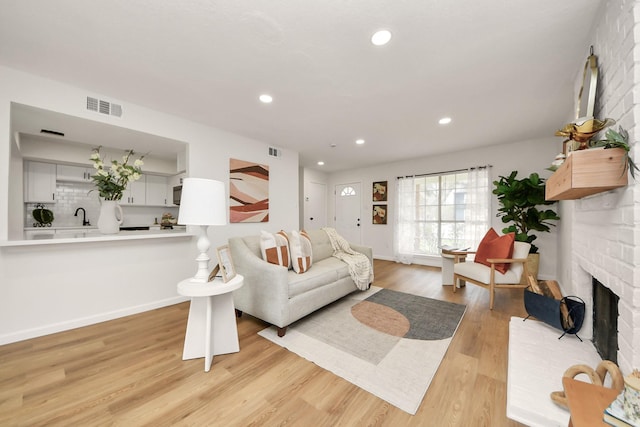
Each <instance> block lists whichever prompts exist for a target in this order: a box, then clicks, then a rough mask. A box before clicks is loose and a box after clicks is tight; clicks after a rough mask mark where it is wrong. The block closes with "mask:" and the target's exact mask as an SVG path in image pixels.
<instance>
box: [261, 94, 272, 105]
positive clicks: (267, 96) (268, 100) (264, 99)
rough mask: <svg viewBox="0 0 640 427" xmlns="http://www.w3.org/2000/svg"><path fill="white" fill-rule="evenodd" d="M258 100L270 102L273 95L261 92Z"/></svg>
mask: <svg viewBox="0 0 640 427" xmlns="http://www.w3.org/2000/svg"><path fill="white" fill-rule="evenodd" d="M260 102H263V103H265V104H271V103H272V102H273V97H272V96H271V95H267V94H266V93H265V94H262V95H260Z"/></svg>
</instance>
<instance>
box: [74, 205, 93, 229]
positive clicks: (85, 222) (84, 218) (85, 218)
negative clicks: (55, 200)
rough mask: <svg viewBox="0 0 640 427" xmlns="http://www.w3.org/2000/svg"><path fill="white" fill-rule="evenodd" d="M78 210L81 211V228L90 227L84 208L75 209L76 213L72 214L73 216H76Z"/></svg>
mask: <svg viewBox="0 0 640 427" xmlns="http://www.w3.org/2000/svg"><path fill="white" fill-rule="evenodd" d="M79 210H82V226H83V227H84V226H87V225H91V223H90V222H89V220H88V219H87V211H85V210H84V208H78V209H76V213H74V214H73V216H78V211H79Z"/></svg>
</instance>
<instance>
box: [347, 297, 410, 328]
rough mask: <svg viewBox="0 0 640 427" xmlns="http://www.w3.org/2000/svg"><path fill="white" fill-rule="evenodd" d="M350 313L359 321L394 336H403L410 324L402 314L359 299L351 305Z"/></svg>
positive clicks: (384, 306)
mask: <svg viewBox="0 0 640 427" xmlns="http://www.w3.org/2000/svg"><path fill="white" fill-rule="evenodd" d="M351 314H353V317H355V318H356V319H358V321H359V322H360V323H362V324H364V325H367V326H368V327H370V328H372V329H375V330H377V331H380V332H383V333H385V334H388V335H393V336H395V337H404V336H405V335H406V334H407V332H409V328H410V326H411V324H410V323H409V319H407V318H406V317H405V316H404V315H402V314H401V313H399V312H397V311H396V310H394V309H392V308H390V307H387V306H386V305H382V304H377V303H375V302H369V301H361V302H359V303H358V304H356V305H354V306H353V307H351Z"/></svg>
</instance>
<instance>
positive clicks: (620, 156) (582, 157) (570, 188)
mask: <svg viewBox="0 0 640 427" xmlns="http://www.w3.org/2000/svg"><path fill="white" fill-rule="evenodd" d="M624 156H625V151H624V150H623V149H622V148H608V149H589V150H579V151H573V152H572V153H571V155H570V156H569V157H567V160H566V161H565V162H564V163H563V164H562V165H561V166H560V167H559V168H558V170H556V171H555V172H554V173H553V175H551V176H550V177H549V179H547V182H546V189H545V198H546V199H547V200H574V199H580V198H582V197H586V196H590V195H592V194H597V193H601V192H603V191H608V190H613V189H615V188H619V187H624V186H625V185H627V183H628V176H627V170H626V169H627V168H626V167H625V161H624Z"/></svg>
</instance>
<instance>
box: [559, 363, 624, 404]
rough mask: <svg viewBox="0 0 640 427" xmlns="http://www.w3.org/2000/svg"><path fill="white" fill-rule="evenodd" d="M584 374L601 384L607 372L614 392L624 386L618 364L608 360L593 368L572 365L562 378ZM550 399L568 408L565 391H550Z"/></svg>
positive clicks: (595, 382)
mask: <svg viewBox="0 0 640 427" xmlns="http://www.w3.org/2000/svg"><path fill="white" fill-rule="evenodd" d="M581 374H584V375H586V376H587V377H589V379H590V380H591V383H592V384H595V385H599V386H602V385H604V382H605V378H606V376H607V374H609V376H610V377H611V388H612V389H614V390H616V393H620V392H621V391H622V389H623V388H624V377H623V376H622V372H621V371H620V368H618V365H616V364H615V363H613V362H612V361H610V360H603V361H602V362H600V363H599V364H598V366H597V368H596V369H595V370H594V369H593V368H592V367H590V366H587V365H574V366H571V367H570V368H569V369H567V370H566V371H565V372H564V375H563V376H562V377H563V378H575V377H577V376H578V375H581ZM551 400H553V401H554V402H555V403H556V404H558V405H560V406H562V407H564V408H568V407H569V406H568V404H567V396H566V394H565V391H564V390H562V391H554V392H552V393H551Z"/></svg>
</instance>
